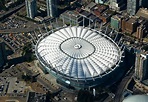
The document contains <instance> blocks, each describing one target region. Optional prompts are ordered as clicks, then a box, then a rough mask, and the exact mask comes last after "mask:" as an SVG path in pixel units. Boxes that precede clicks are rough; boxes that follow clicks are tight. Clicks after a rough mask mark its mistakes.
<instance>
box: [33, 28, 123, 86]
mask: <svg viewBox="0 0 148 102" xmlns="http://www.w3.org/2000/svg"><path fill="white" fill-rule="evenodd" d="M35 54H36V56H37V59H38V60H39V62H40V64H41V65H42V67H43V69H44V70H45V71H47V72H48V73H50V74H52V75H53V76H55V78H56V79H57V81H58V82H59V83H61V84H62V85H65V86H71V87H74V88H76V89H85V88H92V87H95V86H98V85H110V84H112V83H113V82H115V80H117V78H120V77H121V75H122V70H123V66H124V51H122V50H121V47H119V46H118V44H117V43H116V42H115V41H113V40H112V39H111V38H110V37H108V36H107V35H105V34H103V33H102V32H100V31H97V30H94V29H90V28H87V27H82V26H72V27H71V26H68V27H62V28H58V29H56V30H54V31H52V32H48V33H46V34H44V35H42V37H40V38H39V40H38V41H37V44H36V46H35ZM119 73H120V74H119Z"/></svg>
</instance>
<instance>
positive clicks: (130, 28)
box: [125, 18, 138, 34]
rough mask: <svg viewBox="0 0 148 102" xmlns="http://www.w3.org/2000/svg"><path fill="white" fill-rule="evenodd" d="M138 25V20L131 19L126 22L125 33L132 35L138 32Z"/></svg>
mask: <svg viewBox="0 0 148 102" xmlns="http://www.w3.org/2000/svg"><path fill="white" fill-rule="evenodd" d="M137 25H138V22H137V19H136V18H130V19H129V20H127V21H126V24H125V28H126V29H125V30H126V31H125V32H127V33H130V34H132V33H134V32H136V29H137Z"/></svg>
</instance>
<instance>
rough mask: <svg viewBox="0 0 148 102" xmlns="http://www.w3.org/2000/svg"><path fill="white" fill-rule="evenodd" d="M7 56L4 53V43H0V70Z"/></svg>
mask: <svg viewBox="0 0 148 102" xmlns="http://www.w3.org/2000/svg"><path fill="white" fill-rule="evenodd" d="M6 60H7V56H6V51H5V43H4V42H0V68H1V67H3V65H4V64H5V63H6Z"/></svg>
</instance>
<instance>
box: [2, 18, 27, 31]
mask: <svg viewBox="0 0 148 102" xmlns="http://www.w3.org/2000/svg"><path fill="white" fill-rule="evenodd" d="M26 24H27V21H25V20H20V19H18V18H15V17H14V16H11V17H9V18H6V19H4V20H3V21H2V22H1V23H0V30H4V29H12V28H26Z"/></svg>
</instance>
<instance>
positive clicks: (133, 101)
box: [123, 95, 148, 102]
mask: <svg viewBox="0 0 148 102" xmlns="http://www.w3.org/2000/svg"><path fill="white" fill-rule="evenodd" d="M123 102H148V96H147V95H133V96H129V97H127V98H125V99H124V100H123Z"/></svg>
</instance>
